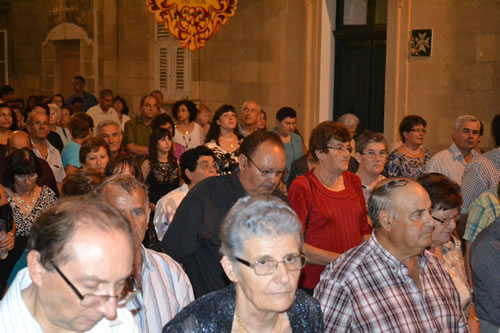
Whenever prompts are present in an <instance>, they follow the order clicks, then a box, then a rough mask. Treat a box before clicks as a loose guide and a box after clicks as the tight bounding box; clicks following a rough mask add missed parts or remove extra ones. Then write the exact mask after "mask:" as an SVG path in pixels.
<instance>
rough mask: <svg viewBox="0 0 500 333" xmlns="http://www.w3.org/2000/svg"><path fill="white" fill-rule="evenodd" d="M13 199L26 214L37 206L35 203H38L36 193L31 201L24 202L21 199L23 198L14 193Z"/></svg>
mask: <svg viewBox="0 0 500 333" xmlns="http://www.w3.org/2000/svg"><path fill="white" fill-rule="evenodd" d="M13 194H14V195H13V198H14V200H15V201H16V202H17V204H18V206H19V207H20V208H21V210H22V211H24V212H27V213H29V212H31V211H32V210H33V206H34V205H35V203H36V202H37V200H38V198H37V197H36V196H34V195H33V194H34V192H33V193H32V195H31V196H32V198H31V200H24V199H23V198H21V196H20V195H19V194H17V193H13Z"/></svg>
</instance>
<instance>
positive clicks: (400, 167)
mask: <svg viewBox="0 0 500 333" xmlns="http://www.w3.org/2000/svg"><path fill="white" fill-rule="evenodd" d="M424 151H425V154H424V156H422V157H419V158H414V157H410V156H407V155H405V154H403V153H402V152H400V151H399V150H395V151H393V152H392V153H391V154H390V155H389V157H388V158H387V164H386V165H385V170H384V176H386V177H407V178H411V179H417V178H418V177H419V176H420V175H422V174H423V173H424V172H425V167H426V165H427V163H428V162H429V160H430V159H431V153H430V152H429V150H428V149H427V148H424Z"/></svg>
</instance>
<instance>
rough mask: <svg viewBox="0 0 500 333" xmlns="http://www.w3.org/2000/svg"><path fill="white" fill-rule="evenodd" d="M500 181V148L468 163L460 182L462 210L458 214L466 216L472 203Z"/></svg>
mask: <svg viewBox="0 0 500 333" xmlns="http://www.w3.org/2000/svg"><path fill="white" fill-rule="evenodd" d="M499 181H500V147H497V148H495V149H492V150H490V151H489V152H487V153H484V154H482V155H480V156H478V157H477V158H475V159H474V160H473V161H472V162H470V163H469V164H468V165H467V166H466V167H465V171H464V178H463V181H462V199H463V203H462V208H461V210H460V213H462V214H464V215H465V214H468V213H469V208H470V205H471V204H472V202H473V201H474V200H475V199H476V198H477V197H478V196H480V195H481V193H483V192H486V191H488V190H489V189H492V188H496V187H497V186H498V182H499Z"/></svg>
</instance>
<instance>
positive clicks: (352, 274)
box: [0, 76, 500, 333]
mask: <svg viewBox="0 0 500 333" xmlns="http://www.w3.org/2000/svg"><path fill="white" fill-rule="evenodd" d="M72 85H73V90H74V94H73V95H72V96H69V97H68V98H66V99H65V98H64V97H63V96H62V95H61V94H57V95H54V96H52V97H45V96H30V97H29V98H27V100H26V103H25V102H24V100H23V99H19V98H16V95H15V92H14V89H13V88H12V87H10V86H4V87H2V88H1V89H0V180H1V186H0V298H1V300H0V331H1V332H57V331H72V332H73V331H74V332H83V331H85V332H165V333H166V332H247V333H249V332H351V331H353V332H469V331H471V332H488V333H489V332H495V333H498V332H500V303H499V300H500V287H499V286H500V283H499V282H500V280H499V276H500V204H499V197H500V148H499V145H500V114H497V115H496V116H494V117H493V119H492V121H491V123H492V128H491V130H492V134H493V137H494V140H495V144H496V148H494V149H492V150H490V151H488V152H482V151H481V150H479V149H478V143H479V141H480V140H481V138H482V137H483V135H484V132H485V129H484V127H483V123H482V122H481V121H480V120H479V119H478V118H476V117H474V116H472V115H461V116H459V117H457V119H456V122H455V124H450V137H451V139H452V141H451V142H450V146H449V148H447V149H445V150H443V151H440V152H438V153H436V154H434V155H433V156H431V154H430V151H429V150H428V149H427V148H425V134H426V127H427V123H426V121H425V120H424V119H423V118H422V117H421V116H418V115H408V116H406V117H404V118H403V119H402V121H401V123H400V126H399V133H400V137H401V141H399V142H396V143H394V144H393V145H391V146H389V145H388V143H387V140H386V139H385V137H384V135H383V134H382V133H377V132H374V131H371V130H366V131H364V132H362V133H359V134H358V133H357V129H358V127H359V119H358V117H356V115H354V114H350V113H348V114H344V115H342V116H341V117H339V119H337V121H324V122H321V123H320V124H318V125H317V126H316V127H315V128H314V129H313V130H312V132H311V135H310V137H309V138H308V146H307V147H306V145H305V140H304V138H303V137H302V135H301V134H300V133H299V132H298V130H297V120H298V119H297V112H296V111H295V110H294V109H293V108H291V107H283V108H280V109H279V110H277V111H276V114H275V126H274V127H273V126H269V128H268V117H267V116H268V114H269V111H268V113H267V114H266V113H265V112H264V111H263V110H262V109H261V107H260V105H259V104H258V103H257V102H255V101H247V102H245V103H243V105H242V107H241V110H237V109H236V108H235V107H234V106H231V105H226V104H225V105H221V106H220V107H219V108H218V109H217V110H215V112H213V115H211V114H212V113H211V110H210V109H209V108H208V107H207V106H206V105H204V104H201V103H200V104H196V103H194V102H193V101H190V100H181V101H177V102H176V103H174V104H173V105H172V106H171V107H169V106H168V105H167V104H165V103H164V101H163V96H162V94H161V92H160V91H157V90H155V91H152V92H151V93H150V94H148V95H145V96H144V97H143V98H142V99H141V101H140V105H139V106H140V112H139V114H138V115H136V116H135V117H130V116H129V115H128V111H129V107H128V105H127V102H126V100H125V99H124V98H122V97H120V96H115V95H114V93H113V92H112V91H111V90H110V89H103V90H102V91H101V92H100V93H99V96H98V98H96V97H95V96H94V95H92V94H91V93H89V92H87V91H85V80H84V78H83V77H81V76H75V77H74V78H73V81H72ZM489 120H490V119H488V121H489ZM364 125H365V126H366V127H369V126H368V124H364ZM271 127H273V128H271Z"/></svg>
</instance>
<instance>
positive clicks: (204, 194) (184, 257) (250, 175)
mask: <svg viewBox="0 0 500 333" xmlns="http://www.w3.org/2000/svg"><path fill="white" fill-rule="evenodd" d="M240 153H241V154H240V156H239V171H237V172H235V173H233V174H231V175H224V176H219V177H210V178H207V179H205V180H203V181H202V182H200V183H199V184H198V185H196V186H195V187H194V188H193V189H192V190H190V191H189V193H188V194H187V195H186V197H185V198H184V200H183V201H182V203H181V204H180V206H179V208H178V209H177V212H176V214H175V216H174V219H173V221H172V223H171V224H170V226H169V228H168V229H167V232H166V234H165V236H164V238H163V240H162V243H161V246H162V248H163V250H165V252H166V253H167V254H168V255H170V256H171V257H172V258H174V259H175V260H176V261H178V262H180V263H182V264H183V265H184V269H185V270H186V273H187V275H188V277H189V279H190V280H191V284H192V285H193V290H194V294H195V297H196V298H198V297H200V296H202V295H204V294H206V293H209V292H211V291H215V290H219V289H222V288H224V287H226V286H227V285H228V284H229V280H228V279H227V277H226V276H225V274H224V271H223V270H222V267H221V265H220V260H221V258H222V256H221V254H220V251H219V248H220V238H219V229H220V225H221V224H222V220H223V219H224V216H225V215H226V213H227V212H228V211H229V209H231V207H232V206H233V205H234V204H235V203H236V201H238V199H239V198H242V197H244V196H246V195H250V196H252V197H257V196H261V195H269V194H275V195H277V196H281V198H282V199H284V197H283V196H282V195H281V194H280V192H278V191H276V188H277V186H278V184H279V181H280V178H281V176H282V175H283V173H284V172H285V164H286V162H285V150H284V148H283V144H282V143H281V140H280V138H279V137H278V136H277V135H276V134H274V133H270V132H265V131H257V132H254V133H252V134H251V135H249V136H248V137H246V138H245V139H244V140H243V142H242V143H241V146H240Z"/></svg>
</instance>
